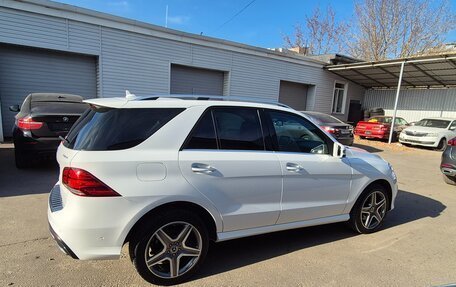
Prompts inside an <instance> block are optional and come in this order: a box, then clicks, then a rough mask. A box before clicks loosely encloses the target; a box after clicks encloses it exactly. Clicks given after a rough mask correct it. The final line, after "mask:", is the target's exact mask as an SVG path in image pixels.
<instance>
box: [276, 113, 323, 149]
mask: <svg viewBox="0 0 456 287" xmlns="http://www.w3.org/2000/svg"><path fill="white" fill-rule="evenodd" d="M268 114H269V117H270V118H271V120H272V123H273V126H274V132H275V135H276V137H277V144H278V149H279V151H285V152H303V153H319V154H323V153H328V147H327V145H326V142H325V140H324V138H323V135H322V132H321V130H319V129H318V128H317V127H316V126H314V125H313V124H312V123H310V122H309V121H307V120H306V119H304V118H302V117H299V116H297V115H293V114H289V113H285V112H278V111H269V112H268Z"/></svg>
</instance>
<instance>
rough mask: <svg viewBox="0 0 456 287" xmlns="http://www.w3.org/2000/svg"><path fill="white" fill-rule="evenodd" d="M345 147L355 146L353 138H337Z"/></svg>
mask: <svg viewBox="0 0 456 287" xmlns="http://www.w3.org/2000/svg"><path fill="white" fill-rule="evenodd" d="M336 139H337V141H338V142H340V143H341V144H343V145H353V137H351V138H336Z"/></svg>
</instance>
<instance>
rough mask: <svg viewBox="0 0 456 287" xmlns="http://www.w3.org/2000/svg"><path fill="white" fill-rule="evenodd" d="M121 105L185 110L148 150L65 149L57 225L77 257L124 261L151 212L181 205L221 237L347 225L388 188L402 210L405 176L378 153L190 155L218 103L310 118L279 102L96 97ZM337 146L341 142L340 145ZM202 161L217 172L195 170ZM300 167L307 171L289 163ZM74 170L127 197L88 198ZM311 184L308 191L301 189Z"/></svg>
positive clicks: (53, 215) (51, 213) (53, 219)
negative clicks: (364, 202) (70, 180)
mask: <svg viewBox="0 0 456 287" xmlns="http://www.w3.org/2000/svg"><path fill="white" fill-rule="evenodd" d="M87 102H88V103H90V104H93V105H101V106H106V107H112V108H131V109H134V108H157V107H173V108H176V107H179V108H184V109H185V110H184V111H183V112H181V113H180V114H179V115H178V116H176V117H175V118H173V119H172V120H170V121H169V122H168V123H167V124H166V125H165V126H163V127H162V128H160V129H159V130H158V131H157V132H156V133H154V134H153V135H152V136H151V137H150V138H148V139H146V140H145V141H143V142H142V143H140V144H139V145H137V146H135V147H133V148H128V149H123V150H112V151H85V150H73V149H69V148H67V147H65V146H64V145H62V144H61V145H60V147H59V149H58V151H57V160H58V163H59V165H60V174H61V175H60V178H59V182H58V183H57V184H56V185H55V187H54V189H53V190H52V192H51V195H50V207H49V208H48V220H49V224H50V227H51V232H52V233H53V236H54V237H55V238H56V239H58V241H61V242H64V246H61V247H63V248H64V249H66V252H67V253H68V251H69V250H70V253H72V255H74V256H73V257H77V258H78V259H113V258H119V256H120V253H121V248H122V246H123V245H124V243H125V242H126V240H127V236H128V234H129V232H130V231H131V229H132V228H133V226H134V225H135V223H137V222H138V221H139V220H140V219H141V218H142V217H143V216H144V215H146V214H147V213H148V212H150V211H151V210H154V209H156V208H158V207H160V206H164V205H166V204H169V203H173V202H184V203H188V204H192V205H194V206H198V207H200V208H202V209H204V210H205V211H206V212H207V213H208V214H210V217H211V219H212V220H213V224H214V227H215V228H214V229H215V230H214V231H215V238H214V239H215V240H216V241H223V240H229V239H235V238H240V237H245V236H251V235H256V234H262V233H268V232H273V231H280V230H286V229H291V228H299V227H305V226H312V225H320V224H327V223H333V222H342V221H347V220H348V219H349V217H350V210H351V209H352V207H353V205H354V204H355V202H356V200H357V198H358V197H359V196H360V194H361V193H362V192H363V190H364V189H365V188H366V187H367V186H368V185H370V184H371V183H373V182H381V183H382V184H385V185H387V186H388V189H389V190H390V193H391V194H390V196H391V199H390V207H389V209H393V208H394V200H395V198H396V194H397V179H396V176H395V174H394V171H393V169H392V168H391V166H390V165H389V163H387V162H386V161H384V160H383V159H382V158H380V157H379V156H378V155H375V154H370V153H368V152H366V151H363V150H360V149H356V148H348V147H346V148H345V156H343V157H342V156H337V155H336V154H335V153H334V154H299V153H290V152H277V151H261V152H258V151H239V150H181V146H182V145H183V143H184V142H185V140H186V138H187V136H188V134H189V133H190V132H191V131H192V129H193V127H194V126H195V123H196V122H197V121H198V119H199V118H200V117H201V115H202V114H203V112H204V111H205V110H206V109H208V108H209V107H217V106H230V107H233V106H234V107H254V108H260V109H270V110H277V111H285V112H288V113H293V114H296V115H298V116H299V117H303V115H302V114H301V113H299V112H297V111H295V110H292V109H290V108H286V107H281V106H277V105H272V104H263V103H251V102H234V101H232V102H230V101H228V102H227V101H212V100H209V101H200V100H179V99H164V100H161V99H159V100H142V101H139V100H125V99H120V98H111V99H107V98H106V99H94V100H89V101H87ZM331 140H333V139H331ZM333 141H334V144H335V146H336V147H337V146H340V144H338V143H336V141H335V140H333ZM194 163H204V164H207V165H209V166H212V167H215V168H216V169H217V173H214V174H205V173H204V172H201V173H195V170H193V169H194V167H193V168H192V165H193V164H194ZM289 163H295V164H297V165H299V167H302V169H304V170H305V172H301V173H299V172H298V173H297V172H294V171H293V170H292V168H290V167H289V166H288V164H289ZM65 167H73V168H80V169H84V170H86V171H88V172H90V173H91V174H93V175H95V176H96V177H97V178H98V179H99V180H101V181H102V182H104V183H106V184H107V185H109V187H111V188H112V189H113V190H115V191H116V192H118V193H119V194H120V195H121V196H117V197H99V198H96V197H81V196H78V195H75V194H74V193H72V192H70V190H69V189H68V188H67V187H66V186H65V185H64V184H62V172H63V169H64V168H65ZM303 186H305V191H306V192H302V190H303Z"/></svg>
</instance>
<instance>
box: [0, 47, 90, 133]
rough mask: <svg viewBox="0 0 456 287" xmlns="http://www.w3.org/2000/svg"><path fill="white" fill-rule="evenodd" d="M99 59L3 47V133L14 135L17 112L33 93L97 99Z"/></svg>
mask: <svg viewBox="0 0 456 287" xmlns="http://www.w3.org/2000/svg"><path fill="white" fill-rule="evenodd" d="M96 64H97V58H96V57H94V56H86V55H79V54H72V53H63V52H56V51H50V50H43V49H34V48H26V47H20V46H9V45H0V101H1V106H2V112H1V114H2V119H1V120H2V126H3V134H4V136H6V137H8V136H11V129H12V126H13V124H14V116H15V113H13V112H10V111H9V110H8V107H9V106H11V105H21V104H22V101H23V100H24V99H25V97H26V96H27V95H28V94H30V93H47V92H52V93H68V94H76V95H80V96H83V97H84V98H95V97H96V96H97V76H96V73H97V72H96Z"/></svg>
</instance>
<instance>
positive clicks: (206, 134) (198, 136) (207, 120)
mask: <svg viewBox="0 0 456 287" xmlns="http://www.w3.org/2000/svg"><path fill="white" fill-rule="evenodd" d="M184 149H217V139H216V137H215V127H214V121H213V119H212V112H211V111H208V112H206V113H205V114H204V115H203V117H202V118H201V119H200V120H199V121H198V123H197V124H196V126H195V128H194V129H193V131H192V134H191V135H190V139H189V141H188V143H187V144H186V145H185V147H184Z"/></svg>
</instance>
